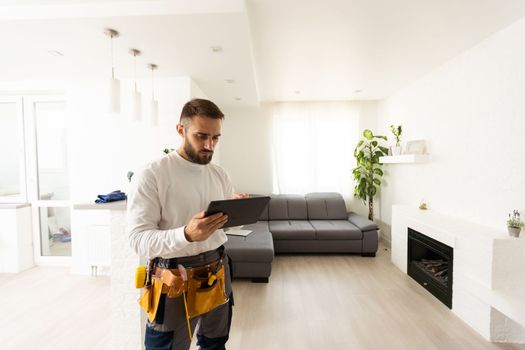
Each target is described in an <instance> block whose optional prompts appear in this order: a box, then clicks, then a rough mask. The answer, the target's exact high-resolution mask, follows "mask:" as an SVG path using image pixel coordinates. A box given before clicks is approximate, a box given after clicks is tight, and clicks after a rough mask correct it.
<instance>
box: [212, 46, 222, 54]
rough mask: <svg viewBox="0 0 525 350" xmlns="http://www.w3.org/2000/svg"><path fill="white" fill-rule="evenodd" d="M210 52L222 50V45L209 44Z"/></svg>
mask: <svg viewBox="0 0 525 350" xmlns="http://www.w3.org/2000/svg"><path fill="white" fill-rule="evenodd" d="M210 50H211V52H214V53H219V52H222V46H210Z"/></svg>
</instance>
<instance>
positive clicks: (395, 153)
mask: <svg viewBox="0 0 525 350" xmlns="http://www.w3.org/2000/svg"><path fill="white" fill-rule="evenodd" d="M401 151H402V149H401V145H395V146H392V155H393V156H400V155H401Z"/></svg>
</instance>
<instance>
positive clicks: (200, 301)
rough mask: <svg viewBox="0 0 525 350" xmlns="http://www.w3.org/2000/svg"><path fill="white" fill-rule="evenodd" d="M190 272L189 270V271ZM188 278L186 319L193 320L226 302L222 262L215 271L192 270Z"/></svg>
mask: <svg viewBox="0 0 525 350" xmlns="http://www.w3.org/2000/svg"><path fill="white" fill-rule="evenodd" d="M190 271H191V270H190ZM190 275H192V276H188V277H189V278H188V294H187V307H188V317H190V318H193V317H196V316H199V315H202V314H205V313H207V312H210V311H211V310H213V309H215V308H216V307H218V306H220V305H223V304H225V303H227V302H228V296H227V295H226V290H225V277H224V264H223V263H222V260H221V261H220V262H219V265H218V266H217V268H216V269H215V271H208V269H204V270H201V271H199V270H193V271H191V272H190Z"/></svg>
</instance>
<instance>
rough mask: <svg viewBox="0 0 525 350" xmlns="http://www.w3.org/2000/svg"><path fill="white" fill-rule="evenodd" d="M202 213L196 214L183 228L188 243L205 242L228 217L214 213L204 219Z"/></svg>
mask: <svg viewBox="0 0 525 350" xmlns="http://www.w3.org/2000/svg"><path fill="white" fill-rule="evenodd" d="M204 214H205V213H204V211H201V212H200V213H197V214H196V215H195V216H194V217H193V218H191V220H190V222H189V223H188V225H186V227H184V236H185V237H186V240H188V242H200V241H205V240H207V239H208V237H210V236H211V235H212V234H213V233H214V232H215V231H217V230H218V229H220V228H221V227H223V226H224V224H226V222H227V221H228V215H224V214H223V213H216V214H213V215H210V216H207V217H205V216H204Z"/></svg>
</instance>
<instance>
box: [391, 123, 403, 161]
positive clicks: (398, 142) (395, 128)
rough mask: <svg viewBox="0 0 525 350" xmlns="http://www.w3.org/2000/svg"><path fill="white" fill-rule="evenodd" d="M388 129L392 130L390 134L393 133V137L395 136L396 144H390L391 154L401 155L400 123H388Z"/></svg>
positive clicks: (401, 130)
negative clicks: (396, 124)
mask: <svg viewBox="0 0 525 350" xmlns="http://www.w3.org/2000/svg"><path fill="white" fill-rule="evenodd" d="M390 130H391V131H392V134H394V137H395V138H396V144H395V146H392V155H393V156H399V155H401V152H402V149H401V134H402V133H403V129H402V127H401V125H398V126H395V125H390Z"/></svg>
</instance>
